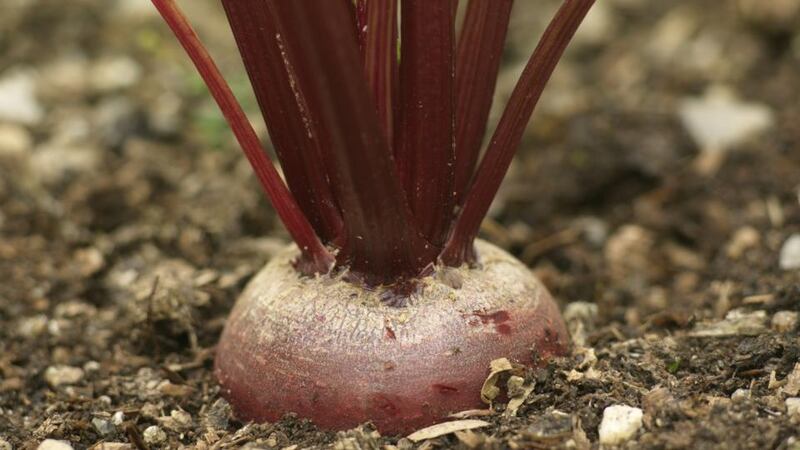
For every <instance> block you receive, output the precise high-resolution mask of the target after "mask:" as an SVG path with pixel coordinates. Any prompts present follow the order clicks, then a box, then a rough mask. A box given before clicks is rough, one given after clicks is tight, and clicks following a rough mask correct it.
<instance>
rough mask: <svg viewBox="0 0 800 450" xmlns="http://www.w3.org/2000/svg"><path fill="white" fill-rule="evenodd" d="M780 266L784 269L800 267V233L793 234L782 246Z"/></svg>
mask: <svg viewBox="0 0 800 450" xmlns="http://www.w3.org/2000/svg"><path fill="white" fill-rule="evenodd" d="M780 266H781V269H783V270H796V269H800V234H793V235H791V236H789V239H786V242H784V243H783V247H781V255H780Z"/></svg>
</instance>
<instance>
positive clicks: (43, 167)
mask: <svg viewBox="0 0 800 450" xmlns="http://www.w3.org/2000/svg"><path fill="white" fill-rule="evenodd" d="M99 165H100V155H99V153H98V151H97V150H96V149H94V148H92V147H89V146H86V145H85V144H67V145H61V144H59V143H47V144H44V145H42V146H41V147H39V149H38V150H37V151H36V152H35V153H34V154H33V157H32V158H31V169H33V170H34V173H35V174H36V176H37V177H39V178H40V179H41V180H43V181H44V182H46V183H58V182H60V181H62V180H63V179H64V178H66V177H67V176H69V175H71V174H81V173H85V172H91V171H93V170H94V169H95V168H96V167H97V166H99Z"/></svg>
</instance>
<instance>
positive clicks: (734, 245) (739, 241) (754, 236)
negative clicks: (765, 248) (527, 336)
mask: <svg viewBox="0 0 800 450" xmlns="http://www.w3.org/2000/svg"><path fill="white" fill-rule="evenodd" d="M759 242H761V234H759V232H758V230H756V229H755V228H753V227H750V226H746V227H742V228H739V229H738V230H736V232H735V233H733V236H732V237H731V240H730V241H729V242H728V245H727V246H726V248H725V252H726V253H727V254H728V257H729V258H732V259H739V257H741V256H742V255H743V254H744V252H745V251H747V250H749V249H751V248H753V247H755V246H756V245H758V243H759Z"/></svg>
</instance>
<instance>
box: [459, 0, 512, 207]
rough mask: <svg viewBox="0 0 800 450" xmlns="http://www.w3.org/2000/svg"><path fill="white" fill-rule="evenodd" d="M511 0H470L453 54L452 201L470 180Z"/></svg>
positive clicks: (498, 69)
mask: <svg viewBox="0 0 800 450" xmlns="http://www.w3.org/2000/svg"><path fill="white" fill-rule="evenodd" d="M513 4H514V0H471V1H470V2H469V5H468V6H467V11H466V15H465V17H464V24H463V26H462V28H461V35H460V36H459V40H458V51H457V53H456V168H455V170H456V174H455V177H456V178H455V191H456V202H457V203H460V202H461V201H462V199H463V197H464V193H465V191H466V189H467V187H468V186H469V183H470V181H472V175H473V174H474V172H475V166H476V165H477V163H478V156H479V155H480V151H481V144H482V141H483V136H484V134H485V133H486V121H487V119H488V118H489V111H490V109H491V108H492V98H493V96H494V88H495V84H496V83H497V73H498V72H499V71H500V61H501V59H502V55H503V45H504V44H505V40H506V31H507V30H508V22H509V19H510V17H511V7H512V5H513Z"/></svg>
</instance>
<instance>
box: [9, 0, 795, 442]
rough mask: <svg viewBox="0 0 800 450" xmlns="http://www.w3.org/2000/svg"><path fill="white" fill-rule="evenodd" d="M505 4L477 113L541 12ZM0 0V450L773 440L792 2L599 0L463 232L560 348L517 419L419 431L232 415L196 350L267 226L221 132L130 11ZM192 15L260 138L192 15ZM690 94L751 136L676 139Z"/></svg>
mask: <svg viewBox="0 0 800 450" xmlns="http://www.w3.org/2000/svg"><path fill="white" fill-rule="evenodd" d="M517 3H518V5H517V7H516V10H515V13H514V20H513V23H512V29H511V31H510V35H509V41H510V44H509V50H508V54H507V61H506V62H507V64H506V69H505V70H504V72H503V74H502V75H501V79H500V84H499V88H498V102H499V103H500V104H502V101H503V100H504V98H506V97H507V95H508V92H509V91H510V89H511V87H512V86H513V80H514V79H515V77H516V74H518V73H519V70H520V68H521V66H520V65H521V64H522V63H523V62H524V60H525V58H526V55H527V54H529V52H530V50H531V48H532V46H533V45H534V44H535V37H536V36H537V35H538V33H540V30H541V29H542V27H543V25H544V19H545V18H546V17H550V14H551V12H552V11H553V9H554V7H555V6H556V5H557V2H555V1H542V2H517ZM187 8H188V6H187ZM2 9H3V14H0V31H2V33H0V86H5V87H4V88H6V89H8V87H7V84H6V85H4V84H3V82H4V81H6V80H8V79H10V78H12V77H15V79H16V80H23V82H22V83H19V82H17V84H16V85H14V86H15V87H13V88H14V89H17V90H18V93H20V95H21V96H22V97H21V98H22V100H16V101H17V102H18V103H17V104H16V105H15V106H17V107H19V108H20V109H19V111H23V109H22V108H23V106H25V107H26V108H27V109H25V111H26V112H25V114H22V113H21V112H20V113H19V114H17V115H15V114H11V115H9V114H7V113H6V114H4V113H3V111H4V109H3V107H2V106H3V105H2V98H3V96H2V95H0V449H5V448H8V446H10V447H12V448H14V449H34V448H36V447H37V446H38V445H39V444H40V442H42V441H43V440H44V439H46V438H50V439H56V440H63V441H68V442H69V443H70V445H71V446H72V447H73V448H76V449H83V448H92V447H93V446H94V448H115V449H123V448H181V447H186V448H197V449H209V448H239V447H249V448H264V449H269V448H297V449H299V448H337V449H377V448H386V449H391V448H401V449H405V448H412V447H415V448H416V447H418V448H425V449H432V448H492V449H493V448H511V449H521V448H544V447H577V448H590V447H591V448H597V447H598V446H599V445H600V444H599V432H598V428H599V425H600V423H601V420H602V419H603V412H604V409H605V408H606V407H608V406H611V405H627V406H631V407H636V408H641V409H642V410H643V423H642V426H641V428H640V429H638V431H636V432H635V433H634V434H633V435H632V436H631V437H630V438H629V440H628V441H627V443H624V444H622V445H623V446H629V447H635V448H720V447H723V448H757V449H761V448H798V445H800V444H798V431H797V430H798V424H799V423H800V415H798V413H797V412H793V411H791V410H789V409H788V408H787V401H786V400H787V398H794V397H797V395H798V391H800V367H799V366H796V364H797V362H798V356H799V355H800V339H799V338H798V328H797V313H798V311H800V269H798V268H792V267H793V266H792V264H791V261H789V258H784V259H785V261H783V262H781V259H782V258H781V252H782V250H783V251H784V253H787V252H788V251H789V250H790V249H789V250H787V249H786V247H789V246H788V245H786V242H787V240H788V239H789V238H790V236H792V235H793V234H796V233H800V200H799V199H798V196H799V195H800V191H799V188H800V186H799V185H798V184H799V183H800V151H798V144H800V142H798V141H800V126H798V124H800V89H798V87H800V70H798V69H800V33H798V31H797V30H800V26H798V25H800V2H798V1H797V0H781V1H775V2H761V1H760V0H737V1H729V2H719V1H717V0H670V1H662V2H648V1H646V0H613V1H612V0H605V1H603V2H598V5H597V6H596V9H595V11H594V12H593V13H592V14H591V16H590V17H589V19H588V21H587V23H586V24H585V26H584V28H583V29H582V31H581V32H580V34H579V35H578V36H577V37H576V40H575V42H574V43H573V45H572V46H571V48H570V50H569V51H568V53H567V55H566V56H565V58H564V60H563V62H562V65H561V66H560V68H559V69H558V71H557V72H556V74H555V76H554V78H553V80H552V82H551V83H550V86H549V87H548V90H547V91H546V93H545V95H544V97H543V99H542V102H541V104H540V107H539V109H538V111H537V113H536V114H535V118H534V120H533V121H532V123H531V125H530V127H529V130H528V133H527V135H526V138H525V142H524V145H523V146H522V148H521V149H520V154H519V158H518V159H517V161H516V162H515V164H514V165H513V166H512V169H511V171H510V174H509V177H508V178H507V181H506V183H505V185H504V187H503V189H502V191H501V194H500V196H499V198H498V201H497V202H496V204H495V206H494V208H493V211H492V213H491V217H490V218H489V219H487V221H486V224H485V226H484V233H483V235H484V237H486V238H487V239H489V240H491V241H493V242H495V243H496V244H499V245H500V246H502V247H504V248H506V249H508V250H510V251H511V252H512V253H514V254H515V255H516V256H518V257H519V258H520V259H522V260H523V261H524V262H525V263H526V264H528V265H530V267H531V268H532V269H533V270H534V271H535V273H537V274H538V275H539V276H540V278H541V279H542V280H543V282H544V283H545V284H546V285H547V286H548V287H549V288H550V289H551V291H552V292H553V294H554V296H555V297H556V298H557V299H558V301H559V302H560V305H561V306H562V308H563V310H564V311H565V317H566V319H567V321H568V323H569V326H570V329H571V331H572V334H573V342H574V350H573V352H572V355H571V356H570V357H567V358H563V359H559V360H555V361H552V362H551V363H550V364H548V365H547V366H546V367H545V368H543V369H540V370H537V371H535V372H532V373H528V374H527V375H526V377H527V380H528V381H532V382H534V388H533V390H532V391H531V392H530V394H529V395H528V396H527V397H525V401H524V402H523V404H522V406H521V407H519V409H518V410H517V411H516V414H505V413H504V410H505V406H506V405H505V404H504V403H502V402H500V403H496V404H494V405H493V409H492V410H491V411H488V412H487V411H483V412H480V411H479V412H473V413H471V414H472V415H476V416H477V417H472V418H474V419H480V420H486V421H487V422H489V423H490V424H489V425H488V426H485V427H482V428H477V429H475V430H472V431H461V432H458V433H455V434H453V433H451V434H448V435H445V436H442V437H437V438H433V439H429V440H424V441H422V442H418V443H413V442H412V441H410V440H408V439H406V438H403V437H401V436H380V435H379V434H378V433H376V432H374V431H373V430H372V429H371V428H370V426H369V424H365V425H364V426H362V427H360V428H358V429H355V430H351V431H348V432H343V433H333V432H326V431H321V430H319V429H317V428H316V427H315V426H314V425H313V424H311V423H309V422H307V421H304V420H301V419H298V418H295V417H286V418H284V419H283V420H281V421H280V422H277V423H270V424H260V425H257V424H246V423H242V422H240V421H238V420H237V419H236V418H235V417H233V416H232V414H231V409H230V406H229V405H228V404H227V403H226V402H225V401H224V400H223V399H221V398H220V396H219V387H218V385H217V383H216V381H215V379H214V376H213V374H212V371H211V367H212V361H213V350H214V345H215V343H216V341H217V339H218V337H219V334H220V332H221V329H222V326H223V324H224V321H225V318H226V316H227V314H228V312H229V311H230V309H231V306H232V304H233V302H234V301H235V299H236V297H237V295H238V293H239V292H241V290H242V288H243V287H244V285H245V284H246V283H247V281H248V280H249V279H250V278H251V277H252V276H253V275H254V274H255V273H256V272H257V271H258V270H259V269H260V268H261V267H262V266H263V265H264V263H265V262H266V261H267V260H268V259H269V258H270V256H271V255H273V254H274V253H275V252H276V251H278V250H279V249H280V248H282V246H283V245H284V244H285V243H286V242H287V234H286V233H285V231H284V230H283V229H282V228H281V226H280V224H279V222H278V221H277V219H276V218H275V215H274V213H273V212H272V211H271V209H270V207H269V206H268V204H267V203H266V201H265V200H264V199H263V197H262V196H261V194H260V191H259V188H258V186H257V183H256V181H255V179H254V177H253V176H252V175H251V174H250V172H249V168H248V166H247V165H246V162H245V160H244V158H242V157H241V156H240V154H239V153H238V152H237V149H236V146H235V145H234V143H233V141H232V138H231V136H230V133H229V132H228V131H227V130H226V128H225V126H224V122H223V121H222V119H221V117H220V115H219V114H218V113H217V111H216V109H215V107H214V105H213V103H212V102H211V100H210V98H209V96H208V95H207V93H206V91H205V90H204V88H203V86H202V84H201V83H200V82H199V78H198V77H197V76H196V75H195V74H194V73H193V71H192V70H191V68H190V66H189V64H188V63H187V61H186V58H185V57H184V55H183V54H182V53H181V51H180V49H179V48H178V46H177V44H176V43H175V42H174V41H173V39H172V38H171V36H170V35H169V34H168V32H167V30H166V28H165V27H164V26H163V25H162V24H161V22H160V21H159V19H158V18H157V17H156V16H155V15H154V14H153V12H152V10H151V7H150V5H149V2H146V1H144V0H141V1H139V0H124V1H123V0H116V1H109V0H75V1H71V2H58V1H50V0H4V3H3V7H2ZM191 13H192V14H191V16H192V19H193V21H194V22H195V23H196V24H197V26H198V28H199V29H200V33H201V36H202V37H203V38H204V40H206V41H207V42H210V43H213V45H211V49H212V53H213V54H215V55H217V56H218V57H219V61H220V64H221V66H222V67H223V69H224V71H225V73H226V74H228V75H229V79H230V81H231V83H232V84H233V86H234V90H235V91H236V92H237V93H238V94H240V97H241V98H242V99H243V102H244V104H245V107H246V109H247V110H248V111H249V112H250V113H252V117H253V118H254V119H255V122H256V124H257V127H258V128H259V130H261V131H262V133H263V130H264V127H263V125H262V124H261V123H260V118H259V116H258V111H257V107H256V105H255V102H254V101H253V100H252V95H251V94H250V92H249V88H248V86H247V83H246V76H245V75H244V72H243V70H242V69H241V66H240V63H239V62H238V60H237V56H236V53H235V50H234V49H235V47H234V44H233V42H232V39H231V37H230V35H229V31H228V29H227V26H226V24H225V22H224V17H223V15H222V14H221V13H220V9H219V8H218V7H217V5H216V2H192V7H191ZM26 83H27V84H26ZM26 86H33V93H32V94H31V92H30V91H31V89H28V88H26ZM712 86H726V87H727V88H728V89H729V90H731V91H732V92H734V93H735V94H736V96H738V97H739V98H740V99H741V100H739V101H740V102H744V103H745V104H748V105H750V104H757V105H760V106H758V108H760V109H759V111H762V112H764V111H766V117H768V125H766V126H765V127H764V128H765V129H764V130H762V131H761V132H760V133H750V134H749V135H747V136H743V137H741V138H740V139H735V140H734V141H732V142H727V143H726V144H725V145H720V146H719V148H717V147H714V148H710V147H709V146H708V145H703V144H702V141H701V140H699V138H698V137H697V136H696V134H692V133H691V132H690V131H687V130H689V128H687V127H686V126H685V123H684V122H682V120H681V118H682V117H683V118H684V119H685V115H682V114H681V111H684V108H685V105H686V104H687V103H686V102H687V101H690V100H691V99H697V98H700V99H702V98H704V97H703V95H704V92H706V91H707V89H708V88H710V87H712ZM1 90H2V89H0V91H1ZM17 98H18V99H19V98H20V97H17ZM26 102H27V103H26ZM23 104H24V105H23ZM37 108H38V109H37ZM5 111H7V109H6V110H5ZM498 111H499V109H498ZM495 116H496V115H495ZM715 119H717V117H715V116H714V115H713V114H710V115H709V116H708V117H707V120H708V123H709V127H711V125H710V124H711V123H712V122H714V120H715ZM421 363H422V362H421ZM488 370H489V368H487V375H488ZM503 387H504V386H503ZM476 395H478V393H476ZM788 404H790V405H791V404H792V400H789V402H788ZM467 415H469V414H462V415H461V416H460V417H462V418H463V417H466V416H467ZM102 443H105V444H102ZM103 445H105V446H103Z"/></svg>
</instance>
